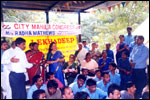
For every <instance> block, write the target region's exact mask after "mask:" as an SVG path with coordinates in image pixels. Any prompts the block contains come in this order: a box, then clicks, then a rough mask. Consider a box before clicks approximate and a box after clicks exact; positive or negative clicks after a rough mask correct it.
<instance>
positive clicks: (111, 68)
mask: <svg viewBox="0 0 150 100" xmlns="http://www.w3.org/2000/svg"><path fill="white" fill-rule="evenodd" d="M116 68H117V65H116V64H115V63H113V62H111V63H110V64H109V70H110V71H115V70H116Z"/></svg>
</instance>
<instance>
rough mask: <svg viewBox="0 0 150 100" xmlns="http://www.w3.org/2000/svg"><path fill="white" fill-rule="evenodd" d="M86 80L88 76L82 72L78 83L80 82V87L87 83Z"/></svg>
mask: <svg viewBox="0 0 150 100" xmlns="http://www.w3.org/2000/svg"><path fill="white" fill-rule="evenodd" d="M85 80H86V77H85V76H84V75H82V74H80V75H79V76H78V77H77V84H78V87H82V86H83V85H84V83H85Z"/></svg>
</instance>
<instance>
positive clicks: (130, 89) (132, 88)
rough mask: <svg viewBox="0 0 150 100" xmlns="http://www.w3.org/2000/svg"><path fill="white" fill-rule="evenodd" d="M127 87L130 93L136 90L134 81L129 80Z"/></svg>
mask: <svg viewBox="0 0 150 100" xmlns="http://www.w3.org/2000/svg"><path fill="white" fill-rule="evenodd" d="M126 89H127V91H128V93H132V94H134V93H135V91H136V87H135V84H134V83H133V82H131V81H129V82H128V83H127V84H126Z"/></svg>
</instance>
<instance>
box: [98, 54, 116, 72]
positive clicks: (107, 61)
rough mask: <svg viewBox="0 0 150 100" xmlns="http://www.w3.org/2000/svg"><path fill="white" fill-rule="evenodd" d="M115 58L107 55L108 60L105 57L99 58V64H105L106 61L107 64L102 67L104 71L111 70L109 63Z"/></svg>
mask: <svg viewBox="0 0 150 100" xmlns="http://www.w3.org/2000/svg"><path fill="white" fill-rule="evenodd" d="M112 61H113V60H112V59H111V58H110V57H107V59H106V61H103V58H100V59H99V62H98V65H99V66H101V65H104V63H106V65H105V66H104V67H103V68H102V71H106V70H109V63H111V62H112Z"/></svg>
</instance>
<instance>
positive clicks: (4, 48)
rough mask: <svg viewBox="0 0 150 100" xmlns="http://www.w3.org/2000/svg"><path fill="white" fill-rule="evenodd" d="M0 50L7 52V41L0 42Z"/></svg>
mask: <svg viewBox="0 0 150 100" xmlns="http://www.w3.org/2000/svg"><path fill="white" fill-rule="evenodd" d="M1 49H2V50H3V51H5V50H7V49H8V42H7V41H5V40H4V41H1Z"/></svg>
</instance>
